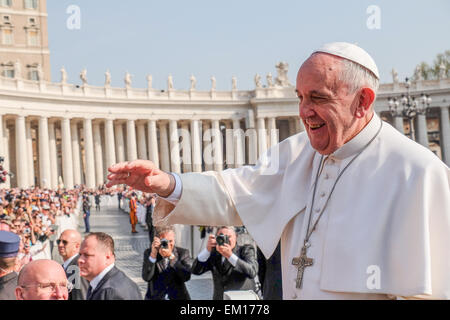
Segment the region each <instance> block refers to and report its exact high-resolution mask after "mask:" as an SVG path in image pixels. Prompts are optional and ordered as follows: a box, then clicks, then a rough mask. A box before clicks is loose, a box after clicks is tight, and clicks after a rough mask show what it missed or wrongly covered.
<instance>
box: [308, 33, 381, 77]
mask: <svg viewBox="0 0 450 320" xmlns="http://www.w3.org/2000/svg"><path fill="white" fill-rule="evenodd" d="M316 52H325V53H328V54H331V55H334V56H338V57H341V58H344V59H347V60H350V61H353V62H356V63H357V64H359V65H361V66H363V67H364V68H366V69H368V70H370V71H371V72H372V73H373V74H374V75H375V76H376V77H377V79H380V75H379V73H378V68H377V65H376V64H375V61H374V60H373V59H372V57H371V56H370V55H369V54H368V53H367V52H366V51H365V50H364V49H362V48H360V47H358V46H357V45H354V44H351V43H348V42H331V43H327V44H324V45H323V46H322V47H320V48H319V49H317V50H315V51H314V52H313V54H314V53H316Z"/></svg>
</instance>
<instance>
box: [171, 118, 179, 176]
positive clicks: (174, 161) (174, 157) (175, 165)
mask: <svg viewBox="0 0 450 320" xmlns="http://www.w3.org/2000/svg"><path fill="white" fill-rule="evenodd" d="M169 131H170V133H169V134H170V170H171V171H172V172H175V173H180V172H181V170H180V143H179V136H178V127H177V121H176V120H170V122H169Z"/></svg>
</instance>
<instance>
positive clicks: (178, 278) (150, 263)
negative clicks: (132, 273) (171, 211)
mask: <svg viewBox="0 0 450 320" xmlns="http://www.w3.org/2000/svg"><path fill="white" fill-rule="evenodd" d="M156 234H157V236H156V237H155V238H154V239H153V242H152V245H151V248H149V249H147V250H145V252H144V265H143V267H142V278H143V279H144V280H145V281H147V282H148V290H147V293H146V295H145V299H146V300H164V299H166V295H167V297H168V299H169V300H190V299H191V297H190V296H189V293H188V291H187V288H186V285H185V282H186V281H189V279H190V278H191V267H192V259H191V257H190V256H189V251H188V250H187V249H183V248H179V247H176V246H175V230H174V229H173V227H164V228H158V229H156Z"/></svg>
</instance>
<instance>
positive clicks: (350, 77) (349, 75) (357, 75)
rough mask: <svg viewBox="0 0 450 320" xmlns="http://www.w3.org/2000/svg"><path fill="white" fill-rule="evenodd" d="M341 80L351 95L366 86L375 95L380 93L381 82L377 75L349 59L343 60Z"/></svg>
mask: <svg viewBox="0 0 450 320" xmlns="http://www.w3.org/2000/svg"><path fill="white" fill-rule="evenodd" d="M339 80H340V81H343V82H344V83H345V84H346V85H347V86H348V89H349V92H350V93H354V92H356V90H359V89H361V88H362V87H364V86H368V87H369V88H371V89H372V90H373V91H374V92H375V94H376V93H377V91H378V86H379V81H378V79H377V78H376V77H375V75H374V74H373V73H372V72H371V71H369V70H368V69H366V68H364V67H363V66H361V65H359V64H357V63H355V62H353V61H350V60H347V59H342V71H341V73H340V75H339Z"/></svg>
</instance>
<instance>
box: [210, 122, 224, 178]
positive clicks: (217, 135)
mask: <svg viewBox="0 0 450 320" xmlns="http://www.w3.org/2000/svg"><path fill="white" fill-rule="evenodd" d="M211 129H212V138H213V139H212V143H213V152H214V156H213V163H214V170H215V171H222V170H223V149H222V132H221V131H220V123H219V120H213V121H212V126H211Z"/></svg>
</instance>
